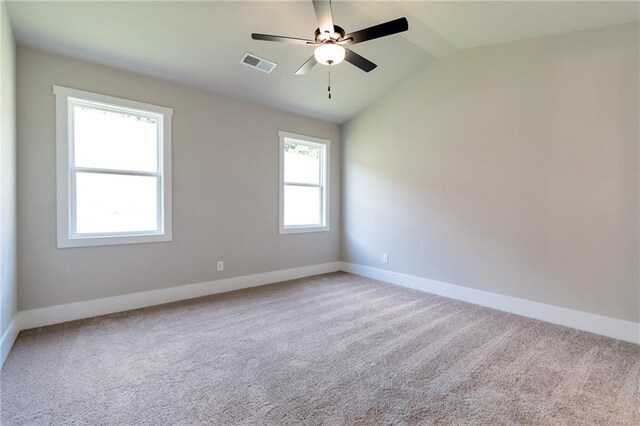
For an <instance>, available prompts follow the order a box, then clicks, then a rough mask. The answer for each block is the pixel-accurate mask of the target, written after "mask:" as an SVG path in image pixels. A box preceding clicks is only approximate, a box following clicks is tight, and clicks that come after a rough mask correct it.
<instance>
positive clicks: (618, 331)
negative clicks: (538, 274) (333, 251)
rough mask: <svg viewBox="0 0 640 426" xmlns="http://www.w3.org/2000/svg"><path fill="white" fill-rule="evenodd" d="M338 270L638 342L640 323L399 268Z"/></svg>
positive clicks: (351, 266) (349, 266)
mask: <svg viewBox="0 0 640 426" xmlns="http://www.w3.org/2000/svg"><path fill="white" fill-rule="evenodd" d="M342 270H343V271H345V272H350V273H352V274H356V275H361V276H364V277H368V278H373V279H376V280H379V281H384V282H388V283H391V284H397V285H401V286H403V287H409V288H413V289H416V290H420V291H425V292H428V293H433V294H437V295H440V296H444V297H448V298H451V299H457V300H462V301H464V302H469V303H473V304H476V305H481V306H486V307H489V308H493V309H498V310H501V311H506V312H510V313H513V314H517V315H521V316H524V317H529V318H535V319H538V320H542V321H546V322H550V323H553V324H558V325H563V326H566V327H571V328H575V329H578V330H582V331H588V332H590V333H596V334H600V335H603V336H608V337H613V338H614V339H620V340H625V341H627V342H632V343H636V344H640V323H635V322H631V321H625V320H621V319H617V318H611V317H605V316H602V315H596V314H590V313H588V312H582V311H576V310H573V309H567V308H562V307H559V306H554V305H547V304H544V303H539V302H532V301H530V300H525V299H519V298H517V297H511V296H504V295H501V294H497V293H490V292H487V291H482V290H476V289H472V288H469V287H462V286H459V285H454V284H447V283H443V282H440V281H434V280H430V279H427V278H421V277H416V276H413V275H407V274H402V273H399V272H392V271H386V270H383V269H378V268H372V267H370V266H362V265H356V264H353V263H346V262H343V265H342Z"/></svg>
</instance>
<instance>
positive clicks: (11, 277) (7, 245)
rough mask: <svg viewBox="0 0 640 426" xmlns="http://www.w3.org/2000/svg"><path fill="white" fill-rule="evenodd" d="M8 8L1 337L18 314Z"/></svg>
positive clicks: (3, 66) (0, 186)
mask: <svg viewBox="0 0 640 426" xmlns="http://www.w3.org/2000/svg"><path fill="white" fill-rule="evenodd" d="M15 50H16V49H15V43H14V40H13V34H12V32H11V24H10V23H9V16H8V14H7V9H6V5H5V3H4V2H1V3H0V73H1V78H0V190H1V193H0V337H1V336H3V335H4V333H5V331H6V330H7V328H8V327H9V324H10V323H11V320H12V319H13V316H14V315H15V314H16V310H17V306H18V302H17V292H18V289H17V281H16V95H15V94H16V90H15V89H16V88H15V85H16V82H15V77H16V69H15V67H16V60H15V55H16V52H15Z"/></svg>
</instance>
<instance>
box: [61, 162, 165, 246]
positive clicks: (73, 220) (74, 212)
mask: <svg viewBox="0 0 640 426" xmlns="http://www.w3.org/2000/svg"><path fill="white" fill-rule="evenodd" d="M69 171H70V175H69V198H70V200H69V204H70V205H69V236H70V237H71V238H89V237H107V236H114V237H117V236H132V235H161V234H163V232H164V214H163V211H164V209H163V208H162V207H163V205H164V200H163V192H164V191H163V180H162V174H160V173H153V172H131V171H128V170H112V169H97V168H96V169H94V168H88V167H72V168H70V169H69ZM77 173H94V174H99V175H115V176H144V177H153V178H155V179H156V229H154V230H147V231H122V232H78V231H77V227H78V220H77V218H78V207H77V206H78V192H77V189H76V174H77Z"/></svg>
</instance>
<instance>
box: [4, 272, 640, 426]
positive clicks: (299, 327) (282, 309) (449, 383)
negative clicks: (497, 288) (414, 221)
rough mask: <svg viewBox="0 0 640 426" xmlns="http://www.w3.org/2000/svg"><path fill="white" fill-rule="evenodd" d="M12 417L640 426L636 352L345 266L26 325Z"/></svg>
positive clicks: (93, 421)
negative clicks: (272, 282)
mask: <svg viewBox="0 0 640 426" xmlns="http://www.w3.org/2000/svg"><path fill="white" fill-rule="evenodd" d="M0 384H1V386H2V387H1V395H0V398H1V415H2V424H3V425H18V424H29V425H32V424H36V425H39V424H56V425H57V424H64V425H71V424H74V425H76V424H77V425H80V424H86V425H117V424H118V425H119V424H122V425H140V424H145V425H163V424H171V425H186V424H217V425H222V424H224V425H227V424H251V425H253V424H292V425H294V424H295V425H299V424H483V425H488V424H491V425H496V424H527V425H530V424H549V425H551V424H553V425H557V424H571V425H574V424H598V425H605V424H609V425H623V424H628V425H638V424H640V346H638V345H633V344H630V343H625V342H621V341H616V340H613V339H609V338H605V337H600V336H597V335H593V334H589V333H584V332H579V331H575V330H572V329H569V328H564V327H558V326H554V325H550V324H546V323H543V322H539V321H535V320H530V319H526V318H522V317H518V316H515V315H510V314H506V313H503V312H499V311H494V310H490V309H486V308H482V307H478V306H474V305H470V304H466V303H462V302H458V301H454V300H450V299H445V298H442V297H437V296H433V295H429V294H426V293H421V292H417V291H413V290H409V289H405V288H402V287H396V286H393V285H389V284H383V283H380V282H376V281H373V280H369V279H365V278H361V277H357V276H354V275H349V274H344V273H336V274H328V275H322V276H318V277H312V278H306V279H301V280H296V281H291V282H287V283H280V284H276V285H271V286H265V287H260V288H255V289H249V290H243V291H238V292H233V293H227V294H223V295H217V296H211V297H206V298H201V299H195V300H191V301H187V302H180V303H175V304H170V305H163V306H159V307H154V308H147V309H141V310H136V311H131V312H126V313H121V314H114V315H109V316H104V317H99V318H93V319H88V320H83V321H76V322H73V323H67V324H61V325H56V326H51V327H45V328H40V329H35V330H30V331H26V332H22V333H20V336H19V337H18V340H17V341H16V343H15V346H14V348H13V351H12V352H11V354H10V355H9V358H8V360H7V362H6V365H5V367H4V368H3V369H2V372H1V376H0Z"/></svg>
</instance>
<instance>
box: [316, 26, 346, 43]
mask: <svg viewBox="0 0 640 426" xmlns="http://www.w3.org/2000/svg"><path fill="white" fill-rule="evenodd" d="M344 35H345V32H344V29H343V28H342V27H339V26H337V25H334V26H333V34H327V33H321V32H320V28H317V29H316V37H315V40H316V43H324V42H325V41H327V40H332V41H340V40H342V39H343V38H344Z"/></svg>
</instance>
